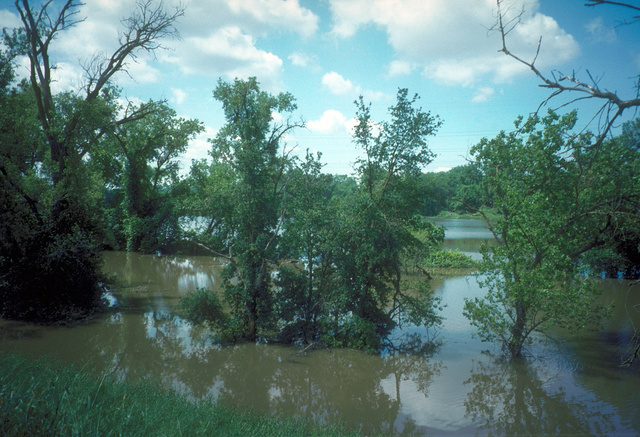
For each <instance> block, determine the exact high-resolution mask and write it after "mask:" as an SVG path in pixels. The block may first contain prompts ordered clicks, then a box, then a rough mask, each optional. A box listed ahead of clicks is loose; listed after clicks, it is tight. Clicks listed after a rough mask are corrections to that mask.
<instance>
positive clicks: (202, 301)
mask: <svg viewBox="0 0 640 437" xmlns="http://www.w3.org/2000/svg"><path fill="white" fill-rule="evenodd" d="M177 310H178V311H180V312H182V313H183V315H184V317H185V319H186V320H188V321H190V322H191V323H194V324H200V323H210V324H212V325H213V326H214V327H216V328H218V329H222V328H224V327H225V326H227V324H228V320H227V319H228V317H227V314H225V312H224V309H223V308H222V303H221V302H220V299H219V298H218V296H217V295H216V294H215V293H214V292H213V291H211V290H207V289H205V288H198V289H197V290H196V291H193V292H190V293H189V294H187V295H186V296H185V297H183V298H182V299H180V303H179V304H178V306H177Z"/></svg>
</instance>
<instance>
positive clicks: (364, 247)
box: [333, 89, 440, 349]
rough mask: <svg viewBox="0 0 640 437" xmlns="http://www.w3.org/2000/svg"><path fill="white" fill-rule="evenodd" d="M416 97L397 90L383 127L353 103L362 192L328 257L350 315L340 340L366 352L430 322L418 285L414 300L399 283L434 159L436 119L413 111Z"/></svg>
mask: <svg viewBox="0 0 640 437" xmlns="http://www.w3.org/2000/svg"><path fill="white" fill-rule="evenodd" d="M417 99H418V96H417V95H415V96H413V97H412V98H411V99H410V98H408V91H407V90H406V89H399V90H398V94H397V102H396V104H395V105H394V106H392V107H390V108H389V113H390V116H391V117H390V118H391V119H390V120H389V121H384V122H381V123H374V122H373V121H372V120H371V116H370V107H369V106H367V105H365V104H364V101H363V99H362V97H360V99H359V100H357V101H356V102H355V103H356V106H357V113H356V119H357V124H356V126H355V129H354V136H353V141H354V143H355V144H356V146H357V147H359V148H360V149H361V150H362V151H363V155H364V156H363V157H362V158H361V159H360V160H359V161H358V162H357V163H356V172H357V173H358V176H359V178H360V190H359V191H356V192H355V193H354V194H353V196H350V197H348V198H345V199H344V201H343V202H344V203H343V204H342V205H340V207H339V209H338V216H337V220H336V226H335V230H334V235H335V237H336V240H335V241H336V243H335V245H336V248H335V250H334V252H333V259H334V263H335V265H336V269H337V273H338V276H339V280H340V284H339V286H340V287H341V290H342V292H341V296H342V299H343V301H342V307H341V310H340V312H341V315H342V317H345V314H350V315H351V316H350V317H349V318H347V319H346V320H344V323H343V324H342V327H341V335H339V337H341V338H346V339H348V340H347V341H348V342H352V343H358V345H359V346H360V347H364V348H371V349H377V348H378V347H379V345H380V341H381V339H384V338H385V336H386V335H387V334H388V333H389V332H390V331H391V329H393V327H394V326H396V324H397V322H398V321H400V322H404V321H411V322H414V323H417V324H421V323H425V324H430V323H432V322H433V321H434V319H433V318H432V317H431V316H432V314H431V313H430V312H429V310H430V309H431V308H432V305H431V304H432V303H433V302H432V301H430V300H429V294H428V292H427V291H426V290H425V289H423V288H421V287H418V289H419V291H418V292H417V293H416V295H417V296H418V298H415V299H414V298H413V297H410V295H409V294H408V293H405V291H404V290H403V284H402V269H401V257H402V254H403V251H404V250H405V249H406V248H407V247H409V246H412V245H416V244H420V242H419V241H418V240H417V239H416V238H414V237H413V236H412V234H411V232H410V230H409V225H410V223H411V221H412V219H413V217H414V215H415V213H416V212H417V207H418V202H417V201H416V198H417V196H416V195H413V193H415V189H416V187H417V181H418V178H419V176H420V174H421V169H422V168H423V167H424V166H426V165H427V164H428V163H429V162H431V160H432V159H433V153H432V152H431V151H430V150H429V148H428V145H427V138H428V137H429V136H430V135H433V134H434V133H435V132H436V130H437V129H438V127H439V126H440V121H439V119H438V118H437V117H435V116H432V115H431V114H430V113H429V112H424V111H423V110H422V108H416V107H415V103H416V102H417ZM414 291H415V289H414ZM425 303H426V304H425ZM394 319H395V320H394Z"/></svg>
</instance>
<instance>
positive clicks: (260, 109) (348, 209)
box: [183, 79, 443, 351]
mask: <svg viewBox="0 0 640 437" xmlns="http://www.w3.org/2000/svg"><path fill="white" fill-rule="evenodd" d="M214 96H215V97H216V98H217V99H219V100H220V101H221V102H222V104H223V108H224V110H225V115H226V117H227V124H226V125H225V126H224V127H223V128H222V129H221V130H220V131H219V133H218V135H217V136H216V138H215V139H214V140H213V141H212V153H211V155H212V157H213V158H214V160H213V163H211V164H208V163H205V162H194V164H193V166H192V170H191V175H190V177H189V179H188V181H187V184H186V185H187V186H188V187H189V193H190V194H189V197H188V200H187V201H185V202H184V203H183V208H184V211H185V213H186V214H188V215H189V216H190V217H191V219H192V220H193V232H192V235H193V238H194V239H195V240H196V241H197V242H198V243H199V244H200V247H202V246H204V247H207V248H208V250H210V251H211V252H213V253H215V254H216V255H218V256H219V257H221V258H223V259H225V260H226V262H227V267H226V268H225V270H224V272H223V290H224V302H223V306H224V307H225V308H228V309H229V316H230V317H229V322H228V323H229V326H228V327H227V328H226V329H225V330H224V331H226V332H227V333H232V337H235V338H236V339H240V338H244V339H249V340H255V339H256V338H257V335H258V334H260V335H263V336H267V337H269V336H271V337H274V338H277V340H279V341H282V342H287V343H301V344H311V343H319V344H326V345H331V346H348V347H357V348H362V349H367V350H371V351H373V350H379V349H380V347H381V346H382V345H383V344H384V342H385V341H386V338H387V336H388V334H389V333H390V332H391V331H392V329H393V328H394V327H396V326H397V324H398V323H399V322H400V323H405V322H407V323H416V324H424V325H428V326H431V325H432V324H437V322H438V321H439V319H438V318H437V317H436V316H435V313H434V311H433V308H434V300H433V299H432V296H431V295H430V293H428V292H427V291H426V290H425V289H424V286H422V287H418V286H413V285H412V286H411V287H408V288H407V289H405V288H403V287H404V286H403V285H402V284H401V281H402V276H401V269H402V266H403V263H404V262H405V261H407V260H408V259H409V258H408V257H409V256H410V254H413V253H414V252H415V253H417V252H419V251H420V250H421V249H422V248H424V247H426V246H432V245H435V244H437V242H438V241H441V240H442V238H443V231H442V228H438V227H435V226H433V225H432V224H431V223H428V222H424V221H423V220H422V219H420V218H418V217H416V216H415V213H416V205H417V202H416V200H415V199H416V197H417V195H416V193H417V191H416V188H417V186H418V184H417V182H418V180H419V176H420V174H421V168H422V167H423V166H424V165H426V164H428V163H429V162H430V161H431V159H432V157H433V154H432V153H431V152H430V150H429V149H428V147H427V143H426V137H427V136H429V135H432V134H433V133H434V132H435V130H436V129H437V127H438V126H439V121H438V120H437V118H435V117H432V116H431V115H430V114H429V113H426V112H423V111H422V110H421V109H417V108H415V107H414V104H415V102H416V101H417V96H416V97H414V98H413V99H411V100H409V99H408V98H407V91H406V90H400V91H399V92H398V101H397V104H396V105H394V106H392V107H391V108H390V114H391V120H390V121H388V122H383V123H380V124H378V126H381V129H379V130H377V131H376V133H375V134H374V132H373V130H372V129H370V128H371V126H373V124H372V122H371V120H370V118H369V115H368V111H369V110H368V108H367V107H366V106H365V105H364V104H363V102H362V99H361V100H360V102H359V103H358V102H356V104H357V105H358V119H359V124H358V125H357V128H356V135H355V137H354V142H355V143H356V144H358V145H360V146H361V147H363V148H364V149H365V150H364V151H365V154H366V159H363V160H362V161H361V162H360V163H359V165H358V167H357V171H358V174H359V176H360V182H359V183H358V182H357V181H356V180H354V179H351V178H346V177H333V176H330V175H324V174H322V171H321V170H322V164H321V162H320V156H319V155H317V156H314V155H312V154H310V153H308V152H307V155H306V157H305V159H304V160H294V159H289V158H288V157H287V152H286V151H279V143H278V142H279V141H280V139H281V138H282V136H283V135H284V134H285V133H286V132H287V131H289V130H291V129H292V128H294V127H296V126H297V125H295V124H291V123H290V122H289V121H286V122H284V123H282V124H278V123H274V122H273V120H272V118H271V117H272V113H273V112H274V111H276V110H278V111H285V112H288V111H291V110H293V109H295V105H294V103H293V102H294V101H293V98H292V97H291V96H290V95H288V94H281V95H279V96H271V95H269V94H267V93H264V92H262V91H260V90H259V87H258V84H257V82H256V81H255V79H249V80H248V81H241V80H236V81H235V82H234V83H233V84H229V83H225V82H223V81H220V82H219V83H218V88H216V91H215V92H214ZM285 213H286V214H285ZM203 217H204V219H202V218H203ZM413 233H415V235H414V234H413ZM421 239H422V241H421ZM409 289H411V290H409ZM417 290H420V291H417ZM208 312H215V311H213V310H212V311H208V310H205V311H203V315H206V313H208Z"/></svg>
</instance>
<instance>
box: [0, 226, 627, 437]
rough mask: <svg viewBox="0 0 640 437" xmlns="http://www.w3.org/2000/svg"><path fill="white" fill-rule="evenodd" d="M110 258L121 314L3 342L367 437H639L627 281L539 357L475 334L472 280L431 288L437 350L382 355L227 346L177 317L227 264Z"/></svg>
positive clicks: (455, 241) (0, 337)
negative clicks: (594, 325) (596, 323)
mask: <svg viewBox="0 0 640 437" xmlns="http://www.w3.org/2000/svg"><path fill="white" fill-rule="evenodd" d="M442 224H444V225H445V226H446V227H447V234H446V235H447V241H446V246H447V247H450V248H459V249H460V250H463V251H464V252H466V253H469V254H472V255H474V256H477V248H478V245H479V244H480V243H481V242H483V241H487V240H489V239H490V237H491V235H490V234H489V233H488V231H487V229H486V228H484V226H483V223H482V222H481V221H476V220H446V221H443V222H442ZM104 258H105V270H106V271H107V272H110V273H112V274H115V275H117V277H118V280H119V281H120V283H121V284H122V286H121V287H120V288H118V289H117V290H115V291H114V297H115V298H116V299H117V300H118V302H119V304H120V305H121V307H120V309H119V310H118V311H116V312H114V313H111V314H107V315H105V316H103V317H100V318H98V319H96V320H94V321H93V322H91V323H88V324H86V325H81V326H76V327H73V328H63V327H61V328H42V327H37V326H31V325H25V324H19V323H13V322H0V347H1V348H2V349H3V350H5V351H13V352H19V353H24V354H28V355H30V356H33V357H41V356H48V357H52V358H54V359H56V360H61V361H63V362H68V363H75V364H78V365H80V366H81V367H83V368H85V369H87V370H90V371H93V372H97V373H105V372H106V373H108V374H111V375H114V376H115V377H117V378H118V379H123V380H124V379H130V380H135V379H137V378H147V377H149V378H154V379H156V380H158V381H160V382H161V383H162V384H163V385H164V386H165V387H167V388H168V389H172V390H176V391H178V392H180V393H183V394H185V395H188V396H190V397H192V398H194V399H202V400H205V401H208V400H216V399H222V400H224V401H225V402H228V403H230V404H232V405H236V406H238V407H239V408H241V409H249V410H253V411H257V412H262V413H267V414H286V415H296V416H303V417H309V418H312V419H314V420H317V421H320V422H325V421H336V420H337V421H342V422H344V423H345V424H347V425H348V426H349V427H354V428H359V429H361V430H362V431H364V433H366V434H369V435H371V434H378V433H381V434H423V435H488V434H497V435H513V434H527V435H531V434H543V435H550V434H551V435H558V434H567V435H569V434H571V435H588V434H593V435H640V367H639V366H635V367H632V368H621V367H619V364H620V362H621V360H622V359H623V358H624V357H625V356H626V355H625V354H626V350H625V349H626V347H627V345H628V343H629V342H630V340H631V335H632V332H633V327H634V325H635V326H637V327H640V313H639V312H638V310H637V309H638V308H640V286H639V285H635V286H630V284H631V283H630V282H629V281H622V280H601V281H600V286H601V287H602V288H603V292H604V296H605V298H606V299H610V300H613V301H615V302H616V307H615V309H614V313H613V316H612V318H611V319H610V320H609V321H608V322H607V323H606V325H605V326H604V327H603V328H601V329H598V330H594V331H589V332H582V333H581V334H580V335H577V336H571V335H567V334H565V333H561V332H559V333H555V335H554V336H553V338H538V339H537V341H536V342H535V343H534V344H533V345H532V346H531V347H530V348H529V350H528V353H529V358H528V359H527V360H525V361H522V362H512V361H508V360H504V359H502V358H501V357H500V350H499V349H498V348H497V347H496V346H494V345H492V344H487V343H482V342H480V341H479V340H477V339H475V338H473V336H472V334H473V332H474V330H473V327H471V326H470V325H469V323H468V321H467V320H466V319H465V318H464V317H463V316H462V306H463V304H464V298H465V297H475V296H481V295H482V293H483V290H481V289H480V288H479V287H478V285H477V284H476V282H475V279H474V278H473V277H471V276H446V277H438V278H436V279H434V280H433V281H432V284H431V285H432V287H433V288H434V290H435V292H436V293H437V294H438V295H439V296H441V297H442V300H443V303H444V304H445V305H446V307H445V308H444V310H443V315H444V317H445V320H444V324H443V327H442V329H440V330H439V331H438V332H435V333H434V332H430V333H429V336H430V337H429V338H430V339H433V338H434V336H435V339H436V340H437V341H439V343H440V346H439V347H437V348H436V349H435V350H432V351H431V352H430V353H428V354H423V355H413V354H398V353H387V354H384V355H382V356H376V355H370V354H366V353H363V352H359V351H354V350H346V349H345V350H315V351H307V352H302V351H301V350H299V349H296V348H293V347H285V346H278V345H265V344H257V345H255V344H242V345H237V346H226V347H221V346H218V345H216V344H214V343H213V342H212V341H211V340H210V337H209V335H208V332H207V331H206V330H203V329H201V328H193V327H191V326H190V325H189V324H187V323H185V322H184V321H183V320H182V319H180V318H179V317H177V316H175V315H174V314H173V313H172V308H173V307H174V306H175V305H176V304H177V303H178V301H179V299H180V297H181V296H184V295H185V294H186V293H188V292H189V291H191V290H195V289H196V288H199V287H205V288H211V289H215V288H216V287H217V286H218V283H217V281H218V274H219V272H220V269H221V265H220V263H219V262H218V261H217V260H216V259H214V258H210V257H172V256H153V255H139V254H129V253H123V252H107V253H105V254H104ZM407 333H409V334H415V335H418V336H421V337H422V338H423V339H424V338H426V336H427V333H426V332H424V331H423V330H421V329H420V328H418V327H410V326H405V327H403V329H402V330H401V331H398V332H397V333H396V335H397V336H398V337H400V336H402V335H404V334H407Z"/></svg>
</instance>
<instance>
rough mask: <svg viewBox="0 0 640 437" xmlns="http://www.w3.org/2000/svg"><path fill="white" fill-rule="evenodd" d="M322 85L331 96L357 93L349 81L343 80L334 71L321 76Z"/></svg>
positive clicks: (357, 90)
mask: <svg viewBox="0 0 640 437" xmlns="http://www.w3.org/2000/svg"><path fill="white" fill-rule="evenodd" d="M322 85H324V86H325V87H326V88H327V89H328V90H329V91H330V92H331V93H332V94H337V95H341V94H351V93H354V92H355V93H358V92H359V89H358V88H357V87H355V86H354V85H353V83H352V82H351V81H350V80H347V79H345V78H344V77H342V76H341V75H340V74H338V73H336V72H335V71H332V72H330V73H327V74H325V75H324V76H322Z"/></svg>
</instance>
